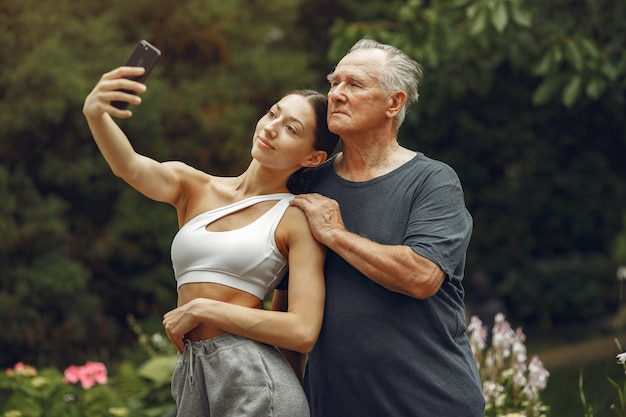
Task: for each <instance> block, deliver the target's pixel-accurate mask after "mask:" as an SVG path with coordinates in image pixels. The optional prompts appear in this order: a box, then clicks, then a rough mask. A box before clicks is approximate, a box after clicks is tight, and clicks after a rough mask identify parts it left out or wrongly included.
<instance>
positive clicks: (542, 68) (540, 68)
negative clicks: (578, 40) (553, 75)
mask: <svg viewBox="0 0 626 417" xmlns="http://www.w3.org/2000/svg"><path fill="white" fill-rule="evenodd" d="M553 57H554V54H553V53H552V51H551V50H547V51H546V53H545V54H543V56H542V57H541V60H539V63H538V64H537V65H536V66H535V68H534V69H533V74H535V75H547V74H548V73H549V72H550V69H551V68H552V59H553Z"/></svg>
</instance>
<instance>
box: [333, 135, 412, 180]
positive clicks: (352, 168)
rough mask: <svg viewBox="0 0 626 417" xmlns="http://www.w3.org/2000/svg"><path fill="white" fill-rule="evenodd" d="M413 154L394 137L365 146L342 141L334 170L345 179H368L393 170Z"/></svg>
mask: <svg viewBox="0 0 626 417" xmlns="http://www.w3.org/2000/svg"><path fill="white" fill-rule="evenodd" d="M414 156H415V152H413V151H411V150H410V149H406V148H403V147H402V146H400V145H399V144H398V142H397V141H396V140H395V138H394V139H393V140H392V141H391V140H390V141H387V142H381V143H376V144H374V145H372V144H370V145H368V146H366V147H365V146H357V145H356V144H355V143H354V142H352V143H344V145H343V150H342V153H341V154H340V155H339V156H338V157H337V160H336V161H335V170H336V171H337V174H338V175H339V176H340V177H342V178H344V179H346V180H349V181H355V182H360V181H368V180H371V179H373V178H377V177H380V176H382V175H385V174H387V173H389V172H391V171H393V170H394V169H396V168H398V167H400V166H401V165H403V164H405V163H406V162H408V161H409V160H411V159H412V158H413V157H414Z"/></svg>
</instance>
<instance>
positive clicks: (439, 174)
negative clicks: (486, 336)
mask: <svg viewBox="0 0 626 417" xmlns="http://www.w3.org/2000/svg"><path fill="white" fill-rule="evenodd" d="M419 76H421V69H420V67H419V65H418V64H417V63H416V62H414V61H413V60H411V59H410V58H409V57H408V56H406V54H404V53H403V52H402V51H400V50H399V49H397V48H395V47H392V46H389V45H385V44H381V43H378V42H376V41H373V40H370V39H363V40H361V41H359V42H357V43H356V44H355V45H354V47H353V48H352V49H351V50H350V51H349V52H348V53H347V54H346V56H345V57H344V58H343V59H342V60H341V61H340V62H339V64H338V65H337V67H336V68H335V69H334V71H333V72H332V73H331V74H329V76H328V80H329V81H330V91H329V93H328V98H329V107H328V125H329V128H330V130H331V131H332V132H334V133H337V134H339V135H340V136H341V139H342V142H343V147H342V152H341V153H339V154H337V155H336V157H335V158H333V159H332V160H330V161H327V163H325V164H324V165H323V166H322V167H319V168H317V169H316V173H315V179H314V182H313V186H312V191H313V193H310V194H302V195H299V196H297V197H296V198H295V199H294V200H293V201H292V204H294V205H296V206H298V207H300V208H301V209H302V210H303V211H304V212H305V214H306V216H307V218H308V221H309V224H310V227H311V230H312V232H313V234H314V236H315V237H316V239H317V240H318V241H320V242H321V243H323V244H324V245H326V246H327V247H328V249H329V251H328V255H327V259H326V265H325V275H326V286H327V298H326V308H325V315H324V324H323V326H322V332H321V334H320V337H319V339H318V342H317V344H316V346H315V348H314V349H313V351H312V352H311V354H310V355H309V361H308V365H307V371H306V375H305V388H306V390H307V396H308V398H309V405H310V407H311V416H313V417H352V416H355V417H356V416H358V417H365V416H372V417H398V416H424V417H426V416H428V417H430V416H432V417H435V416H436V417H440V416H445V417H478V416H484V399H483V396H482V392H481V384H480V378H479V376H478V370H477V367H476V363H475V361H474V358H473V355H472V352H471V349H470V345H469V341H468V339H467V337H466V335H465V331H466V326H465V311H464V304H463V297H464V290H463V287H462V285H461V281H462V278H463V274H464V267H465V256H466V251H467V247H468V245H469V240H470V236H471V231H472V218H471V216H470V214H469V213H468V211H467V209H466V208H465V203H464V197H463V190H462V187H461V184H460V181H459V179H458V176H457V174H456V173H455V172H454V170H453V169H452V168H450V167H449V166H447V165H446V164H444V163H442V162H439V161H435V160H433V159H430V158H428V157H426V156H425V155H424V154H422V153H420V152H414V151H412V150H409V149H406V148H404V147H402V146H400V145H399V143H398V141H397V136H396V135H397V131H398V129H399V127H400V125H401V124H402V122H403V120H404V115H405V112H406V107H407V105H408V104H410V103H411V102H414V101H416V100H417V97H418V94H417V79H418V77H419Z"/></svg>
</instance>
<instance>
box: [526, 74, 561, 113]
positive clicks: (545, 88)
mask: <svg viewBox="0 0 626 417" xmlns="http://www.w3.org/2000/svg"><path fill="white" fill-rule="evenodd" d="M560 87H561V78H560V77H557V76H552V77H548V78H546V79H545V80H543V82H542V83H541V84H540V85H539V87H537V88H536V89H535V92H534V93H533V97H532V102H533V104H534V105H535V106H541V105H542V104H545V103H547V102H548V101H550V99H551V98H552V97H553V96H554V94H555V93H556V92H557V90H558V89H559V88H560Z"/></svg>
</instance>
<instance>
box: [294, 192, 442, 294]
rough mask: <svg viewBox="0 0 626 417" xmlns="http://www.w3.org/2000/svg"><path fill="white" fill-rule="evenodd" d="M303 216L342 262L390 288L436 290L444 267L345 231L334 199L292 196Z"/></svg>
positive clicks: (405, 291) (399, 247)
mask: <svg viewBox="0 0 626 417" xmlns="http://www.w3.org/2000/svg"><path fill="white" fill-rule="evenodd" d="M291 204H293V205H295V206H297V207H299V208H300V209H301V210H302V211H304V213H305V214H306V216H307V219H308V220H309V226H310V228H311V231H312V232H313V235H314V236H315V238H316V239H317V240H318V241H319V242H320V243H322V244H324V245H326V246H327V247H328V248H329V249H331V250H333V251H334V252H335V253H336V254H337V255H339V256H341V257H342V258H343V259H344V260H345V261H346V262H348V263H349V264H350V265H352V266H353V267H354V268H356V269H357V270H358V271H360V272H361V273H363V274H364V275H365V276H367V277H368V278H369V279H371V280H373V281H375V282H377V283H378V284H380V285H382V286H383V287H385V288H387V289H388V290H390V291H394V292H399V293H402V294H405V295H408V296H411V297H415V298H420V299H424V298H428V297H430V296H432V295H434V294H436V293H437V291H439V288H440V287H441V284H442V283H443V281H444V279H445V276H446V275H445V273H444V271H443V270H442V269H441V268H440V267H439V266H438V265H437V264H435V263H434V262H432V261H430V260H429V259H427V258H425V257H423V256H420V255H419V254H417V253H416V252H415V251H413V249H411V248H410V247H409V246H405V245H382V244H380V243H376V242H373V241H371V240H369V239H366V238H364V237H361V236H358V235H356V234H354V233H351V232H349V231H348V230H347V229H346V228H345V225H344V223H343V219H342V217H341V211H340V209H339V205H338V204H337V202H336V201H335V200H332V199H330V198H327V197H324V196H321V195H319V194H301V195H299V196H296V198H294V199H293V200H292V203H291Z"/></svg>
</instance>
